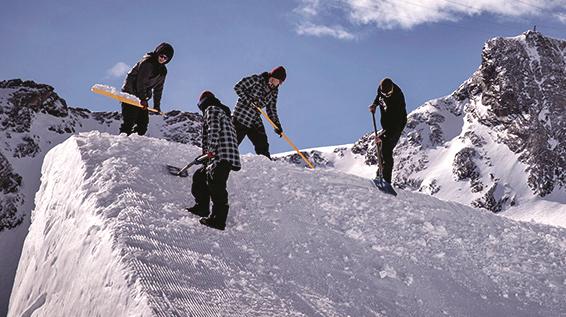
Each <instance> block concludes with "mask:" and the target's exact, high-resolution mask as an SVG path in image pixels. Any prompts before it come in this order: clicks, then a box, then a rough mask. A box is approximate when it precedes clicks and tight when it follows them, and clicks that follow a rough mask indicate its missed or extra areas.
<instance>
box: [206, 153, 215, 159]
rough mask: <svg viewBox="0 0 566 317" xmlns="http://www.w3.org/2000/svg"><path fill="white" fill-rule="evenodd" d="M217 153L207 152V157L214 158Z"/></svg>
mask: <svg viewBox="0 0 566 317" xmlns="http://www.w3.org/2000/svg"><path fill="white" fill-rule="evenodd" d="M215 155H216V154H214V152H206V157H207V158H208V159H211V158H213V157H214V156H215Z"/></svg>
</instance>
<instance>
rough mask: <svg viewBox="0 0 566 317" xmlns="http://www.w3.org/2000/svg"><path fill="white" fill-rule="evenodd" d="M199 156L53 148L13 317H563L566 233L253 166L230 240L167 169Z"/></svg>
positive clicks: (153, 145) (104, 143)
mask: <svg viewBox="0 0 566 317" xmlns="http://www.w3.org/2000/svg"><path fill="white" fill-rule="evenodd" d="M198 153H199V149H198V148H197V147H194V146H191V145H181V144H178V143H169V142H167V141H165V140H159V139H153V138H148V137H139V136H131V137H124V136H113V135H109V134H105V133H100V132H90V133H81V134H79V135H77V136H72V137H71V138H69V139H68V140H67V141H65V142H64V143H62V144H60V145H58V146H56V147H55V148H54V149H52V150H51V151H50V152H49V153H48V154H47V156H46V159H45V161H44V164H43V167H42V178H41V187H40V189H39V191H38V193H37V195H36V200H35V202H36V207H35V209H34V211H33V213H32V225H31V227H30V232H29V235H28V236H27V238H26V241H25V243H24V249H23V253H22V257H21V260H20V264H19V267H18V272H17V275H16V281H15V284H14V289H13V292H12V296H11V299H10V308H9V313H8V316H32V315H33V316H442V315H449V316H560V315H565V314H566V302H565V301H564V298H565V296H566V272H565V271H564V270H563V269H562V268H563V267H564V265H565V264H566V263H565V262H566V230H565V229H561V228H556V227H551V226H544V225H537V224H529V223H522V222H515V221H513V220H509V219H506V218H503V217H498V216H496V215H493V214H492V213H489V212H481V211H478V210H476V209H472V208H469V207H466V206H463V205H459V204H457V203H450V202H444V201H440V200H438V199H436V198H434V197H430V196H427V195H423V194H418V193H411V192H407V191H400V193H399V196H398V197H397V198H394V197H392V196H387V195H384V194H382V193H380V192H379V191H376V190H375V189H374V188H372V187H371V186H370V185H369V182H368V180H367V179H363V178H359V177H356V176H353V175H348V174H346V173H342V172H339V171H336V170H325V169H317V170H314V171H311V170H307V169H304V168H300V167H297V166H293V165H290V164H287V163H284V162H271V161H268V160H267V159H265V158H263V157H260V156H252V155H248V156H244V157H243V169H242V170H241V171H239V172H236V173H233V174H232V175H231V177H230V179H229V192H230V200H231V211H230V214H229V217H228V225H227V231H225V232H220V231H216V230H213V229H210V228H207V227H204V226H202V225H200V224H199V223H198V218H197V217H195V216H193V215H190V214H187V213H186V212H185V211H184V210H183V207H186V206H189V205H192V203H193V200H192V197H191V196H190V185H191V179H190V178H178V177H173V176H170V175H168V174H166V172H165V170H164V168H163V164H165V163H176V164H178V165H181V164H183V163H185V162H186V161H187V160H188V159H189V158H191V157H193V156H196V155H197V154H198ZM70 167H72V168H70Z"/></svg>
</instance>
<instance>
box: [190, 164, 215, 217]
mask: <svg viewBox="0 0 566 317" xmlns="http://www.w3.org/2000/svg"><path fill="white" fill-rule="evenodd" d="M206 183H207V179H206V167H205V166H202V167H200V168H199V169H197V170H196V171H195V173H194V174H193V184H192V186H191V193H192V194H193V197H195V203H196V204H195V205H194V206H193V207H191V208H188V210H189V211H190V212H192V213H194V214H197V215H199V216H201V217H206V216H208V214H209V212H210V207H209V206H210V192H209V191H208V186H207V184H206Z"/></svg>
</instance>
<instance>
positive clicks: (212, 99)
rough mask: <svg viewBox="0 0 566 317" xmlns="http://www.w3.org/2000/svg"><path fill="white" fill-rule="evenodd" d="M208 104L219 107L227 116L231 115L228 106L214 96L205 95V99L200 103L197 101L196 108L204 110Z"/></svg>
mask: <svg viewBox="0 0 566 317" xmlns="http://www.w3.org/2000/svg"><path fill="white" fill-rule="evenodd" d="M210 106H216V107H219V108H220V109H222V111H224V113H226V115H227V116H228V117H230V116H231V115H232V113H231V111H230V108H228V107H227V106H225V105H223V104H222V103H221V102H220V100H218V99H217V98H216V97H214V96H210V97H207V98H206V99H204V100H203V101H202V102H201V103H199V105H198V108H199V109H200V111H202V112H205V111H206V109H207V108H208V107H210Z"/></svg>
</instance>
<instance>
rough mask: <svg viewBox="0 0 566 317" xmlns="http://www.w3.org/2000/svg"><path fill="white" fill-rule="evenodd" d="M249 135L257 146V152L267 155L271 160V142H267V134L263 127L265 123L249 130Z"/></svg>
mask: <svg viewBox="0 0 566 317" xmlns="http://www.w3.org/2000/svg"><path fill="white" fill-rule="evenodd" d="M248 137H249V138H250V141H252V143H253V145H254V147H255V153H256V154H259V155H264V156H267V158H268V159H270V160H271V155H270V153H269V143H268V142H267V134H266V133H265V128H264V127H263V125H261V126H259V127H258V128H256V129H253V130H252V129H250V130H249V131H248Z"/></svg>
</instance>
